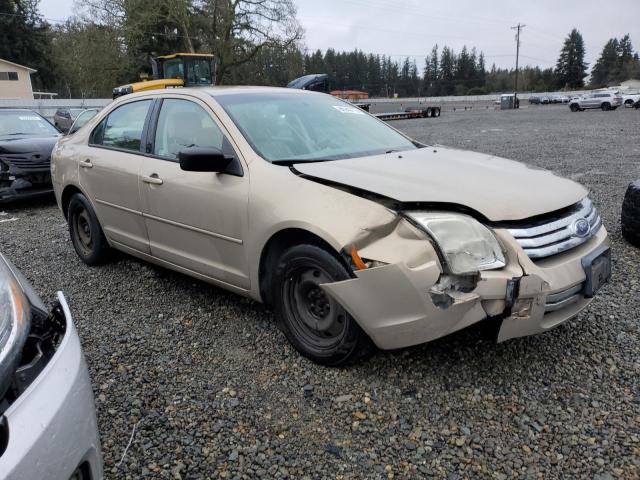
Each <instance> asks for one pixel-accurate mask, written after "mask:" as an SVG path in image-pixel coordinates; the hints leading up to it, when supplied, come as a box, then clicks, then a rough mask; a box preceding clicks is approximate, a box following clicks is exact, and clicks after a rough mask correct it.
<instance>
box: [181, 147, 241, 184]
mask: <svg viewBox="0 0 640 480" xmlns="http://www.w3.org/2000/svg"><path fill="white" fill-rule="evenodd" d="M178 160H179V161H180V168H181V169H182V170H184V171H185V172H215V173H227V174H229V175H235V176H238V177H241V176H242V168H241V167H240V162H238V160H237V159H236V158H235V157H232V156H229V155H225V154H224V153H222V150H220V149H219V148H215V147H189V148H186V149H184V150H182V151H180V152H179V153H178Z"/></svg>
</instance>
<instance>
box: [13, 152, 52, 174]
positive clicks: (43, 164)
mask: <svg viewBox="0 0 640 480" xmlns="http://www.w3.org/2000/svg"><path fill="white" fill-rule="evenodd" d="M0 160H2V161H4V162H5V163H9V164H10V165H13V166H14V167H16V168H19V169H20V170H43V169H47V168H50V163H51V162H50V158H49V157H48V156H46V155H39V154H32V153H27V154H22V155H17V154H11V155H2V156H0Z"/></svg>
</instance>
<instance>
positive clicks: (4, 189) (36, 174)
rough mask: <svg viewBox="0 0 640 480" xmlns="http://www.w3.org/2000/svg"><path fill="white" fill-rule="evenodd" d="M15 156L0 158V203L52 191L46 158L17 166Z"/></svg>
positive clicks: (49, 170)
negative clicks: (34, 162)
mask: <svg viewBox="0 0 640 480" xmlns="http://www.w3.org/2000/svg"><path fill="white" fill-rule="evenodd" d="M16 162H18V160H17V159H16V158H13V157H12V158H11V159H7V158H0V203H3V202H9V201H13V200H17V199H23V198H30V197H35V196H40V195H45V194H49V193H51V192H53V185H52V184H51V169H50V167H49V163H48V160H47V161H45V162H40V163H39V164H34V165H32V164H29V163H27V162H26V161H24V162H23V163H24V165H21V166H17V165H16V164H15V163H16Z"/></svg>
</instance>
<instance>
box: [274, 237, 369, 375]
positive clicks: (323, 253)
mask: <svg viewBox="0 0 640 480" xmlns="http://www.w3.org/2000/svg"><path fill="white" fill-rule="evenodd" d="M349 278H351V277H350V275H349V273H348V271H347V269H346V267H345V266H344V265H343V264H342V262H341V261H340V259H339V258H338V257H337V256H336V255H333V254H332V253H329V252H328V251H327V250H325V249H323V248H320V247H317V246H314V245H298V246H295V247H292V248H290V249H289V250H287V251H286V252H284V253H283V254H282V256H281V257H280V260H279V261H278V267H277V269H276V272H275V278H274V280H275V281H274V284H273V288H275V291H274V292H273V293H274V295H273V298H274V307H275V310H276V315H277V318H278V324H279V326H280V328H281V329H282V331H283V332H284V334H285V335H286V337H287V339H288V340H289V341H290V342H291V344H292V345H293V346H294V347H295V348H296V350H298V351H299V352H300V353H301V354H302V355H304V356H305V357H308V358H310V359H311V360H313V361H314V362H317V363H320V364H323V365H331V366H339V365H344V364H346V363H349V362H351V361H354V360H357V359H360V358H362V357H364V356H366V355H367V354H369V353H370V352H371V351H372V350H373V348H372V345H371V341H370V340H369V338H368V337H367V335H366V334H365V333H364V332H363V331H362V329H361V328H360V327H359V326H358V324H357V323H356V321H355V320H354V319H353V317H351V315H349V313H347V311H346V310H345V309H344V308H343V307H342V305H340V304H339V303H338V302H337V301H336V300H334V299H333V298H331V297H330V296H329V295H328V294H327V293H326V292H325V291H324V290H322V288H320V285H321V284H323V283H331V282H338V281H341V280H347V279H349Z"/></svg>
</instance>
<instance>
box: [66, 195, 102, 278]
mask: <svg viewBox="0 0 640 480" xmlns="http://www.w3.org/2000/svg"><path fill="white" fill-rule="evenodd" d="M67 221H68V223H69V235H70V237H71V242H72V243H73V248H75V250H76V253H77V254H78V256H79V257H80V259H81V260H82V261H83V262H85V263H86V264H88V265H98V264H101V263H104V262H105V261H107V260H108V258H109V253H110V248H109V244H108V243H107V239H106V238H105V236H104V233H103V231H102V227H101V226H100V223H99V222H98V218H97V217H96V213H95V211H94V210H93V207H92V206H91V203H89V200H87V198H86V197H85V196H84V195H82V194H81V193H76V194H75V195H74V196H73V197H71V201H70V202H69V209H68V210H67Z"/></svg>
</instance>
